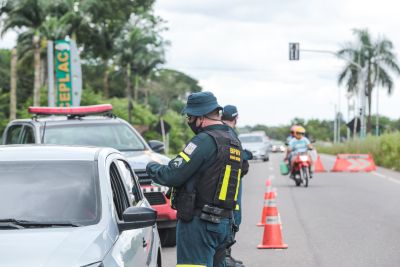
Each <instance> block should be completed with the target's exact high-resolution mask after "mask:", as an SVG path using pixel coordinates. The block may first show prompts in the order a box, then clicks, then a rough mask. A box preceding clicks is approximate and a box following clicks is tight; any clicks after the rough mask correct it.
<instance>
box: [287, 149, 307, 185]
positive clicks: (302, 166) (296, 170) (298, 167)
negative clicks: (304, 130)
mask: <svg viewBox="0 0 400 267" xmlns="http://www.w3.org/2000/svg"><path fill="white" fill-rule="evenodd" d="M293 161H294V162H293V165H292V170H291V175H290V177H291V178H292V179H293V180H294V181H295V183H296V186H300V185H301V184H303V185H304V187H308V180H309V179H310V178H311V176H310V174H311V171H310V170H311V157H310V155H309V154H308V153H307V152H305V153H299V154H297V155H296V156H295V157H294V158H293Z"/></svg>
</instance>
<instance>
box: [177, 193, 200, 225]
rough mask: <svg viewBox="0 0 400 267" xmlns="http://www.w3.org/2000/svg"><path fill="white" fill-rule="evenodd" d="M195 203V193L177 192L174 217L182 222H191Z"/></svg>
mask: <svg viewBox="0 0 400 267" xmlns="http://www.w3.org/2000/svg"><path fill="white" fill-rule="evenodd" d="M195 202H196V194H195V193H187V192H179V194H178V196H177V201H176V210H177V213H176V217H177V218H178V219H181V220H182V221H184V222H190V221H191V220H193V216H194V207H195Z"/></svg>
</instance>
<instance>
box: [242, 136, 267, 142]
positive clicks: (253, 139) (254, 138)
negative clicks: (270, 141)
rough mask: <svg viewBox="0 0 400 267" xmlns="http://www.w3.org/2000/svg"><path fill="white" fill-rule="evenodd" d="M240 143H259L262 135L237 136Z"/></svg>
mask: <svg viewBox="0 0 400 267" xmlns="http://www.w3.org/2000/svg"><path fill="white" fill-rule="evenodd" d="M239 139H240V141H241V142H242V143H261V142H262V137H261V136H257V135H247V136H239Z"/></svg>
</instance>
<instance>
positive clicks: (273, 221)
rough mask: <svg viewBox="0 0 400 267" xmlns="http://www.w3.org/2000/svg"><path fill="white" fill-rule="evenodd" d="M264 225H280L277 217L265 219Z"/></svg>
mask: <svg viewBox="0 0 400 267" xmlns="http://www.w3.org/2000/svg"><path fill="white" fill-rule="evenodd" d="M265 224H270V225H271V224H281V220H280V218H279V216H267V217H266V219H265Z"/></svg>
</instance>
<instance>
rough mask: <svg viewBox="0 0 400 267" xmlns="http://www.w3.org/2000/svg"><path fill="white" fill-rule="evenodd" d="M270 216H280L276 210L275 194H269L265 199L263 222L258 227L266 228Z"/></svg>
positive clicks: (262, 214)
mask: <svg viewBox="0 0 400 267" xmlns="http://www.w3.org/2000/svg"><path fill="white" fill-rule="evenodd" d="M268 216H278V209H277V208H276V199H275V192H273V191H271V192H267V193H265V197H264V207H263V210H262V213H261V221H260V222H259V223H257V226H264V225H265V223H266V221H265V220H266V218H267V217H268Z"/></svg>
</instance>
